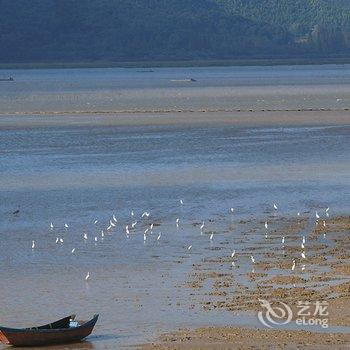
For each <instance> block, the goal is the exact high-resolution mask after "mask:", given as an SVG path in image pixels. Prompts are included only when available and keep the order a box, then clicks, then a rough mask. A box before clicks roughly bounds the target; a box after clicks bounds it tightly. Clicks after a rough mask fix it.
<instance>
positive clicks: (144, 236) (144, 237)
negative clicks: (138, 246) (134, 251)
mask: <svg viewBox="0 0 350 350" xmlns="http://www.w3.org/2000/svg"><path fill="white" fill-rule="evenodd" d="M146 239H147V236H146V234H145V233H144V234H143V241H144V242H146Z"/></svg>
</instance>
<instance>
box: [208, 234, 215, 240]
mask: <svg viewBox="0 0 350 350" xmlns="http://www.w3.org/2000/svg"><path fill="white" fill-rule="evenodd" d="M213 238H214V233H212V234H211V235H210V237H209V239H210V240H211V241H212V240H213Z"/></svg>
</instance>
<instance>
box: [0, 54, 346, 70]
mask: <svg viewBox="0 0 350 350" xmlns="http://www.w3.org/2000/svg"><path fill="white" fill-rule="evenodd" d="M349 63H350V57H325V58H256V59H231V60H229V59H227V60H226V59H225V60H182V61H180V60H179V61H125V62H112V61H91V62H26V63H0V69H49V68H56V69H58V68H63V69H65V68H171V67H229V66H281V65H322V64H349Z"/></svg>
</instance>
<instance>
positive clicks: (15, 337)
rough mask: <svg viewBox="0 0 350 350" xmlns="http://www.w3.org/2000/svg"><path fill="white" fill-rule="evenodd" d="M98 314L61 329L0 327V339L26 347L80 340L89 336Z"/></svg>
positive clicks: (9, 343)
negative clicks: (80, 322) (73, 325)
mask: <svg viewBox="0 0 350 350" xmlns="http://www.w3.org/2000/svg"><path fill="white" fill-rule="evenodd" d="M97 319H98V316H95V317H94V318H93V319H92V320H91V321H89V322H86V323H85V324H83V325H81V326H78V327H74V328H63V329H38V328H36V329H35V328H33V329H11V328H1V327H0V341H1V342H2V343H4V344H7V345H12V346H19V347H26V346H43V345H52V344H64V343H73V342H77V341H81V340H82V339H84V338H86V337H87V336H89V335H90V334H91V333H92V331H93V329H94V327H95V324H96V322H97Z"/></svg>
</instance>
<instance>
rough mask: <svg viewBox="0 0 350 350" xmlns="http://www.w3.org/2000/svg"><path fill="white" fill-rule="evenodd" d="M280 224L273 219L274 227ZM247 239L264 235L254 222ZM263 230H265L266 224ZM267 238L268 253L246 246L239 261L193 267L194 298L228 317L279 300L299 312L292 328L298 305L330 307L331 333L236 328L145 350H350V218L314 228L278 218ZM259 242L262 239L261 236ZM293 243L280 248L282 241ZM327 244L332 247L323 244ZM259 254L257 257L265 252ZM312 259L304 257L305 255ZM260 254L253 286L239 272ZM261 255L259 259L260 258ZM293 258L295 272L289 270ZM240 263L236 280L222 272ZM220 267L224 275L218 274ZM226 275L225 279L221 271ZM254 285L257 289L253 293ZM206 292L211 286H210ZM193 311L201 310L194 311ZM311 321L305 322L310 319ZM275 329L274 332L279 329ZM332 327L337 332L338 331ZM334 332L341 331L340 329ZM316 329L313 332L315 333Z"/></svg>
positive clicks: (189, 334)
mask: <svg viewBox="0 0 350 350" xmlns="http://www.w3.org/2000/svg"><path fill="white" fill-rule="evenodd" d="M271 219H272V220H274V219H273V218H270V221H271ZM244 224H245V225H248V227H250V228H249V229H248V230H247V231H246V232H247V233H246V236H249V235H256V234H258V232H259V231H258V229H257V228H254V225H253V226H252V225H250V223H249V222H245V223H244ZM261 224H262V223H261ZM275 224H276V225H274V226H273V229H272V230H270V229H269V232H268V234H267V236H266V237H265V240H266V244H267V246H268V249H267V250H266V249H261V245H262V244H263V243H260V244H259V245H257V244H256V243H255V244H253V245H250V246H247V247H246V248H245V250H244V252H240V253H236V254H235V256H234V258H232V257H229V256H227V257H226V258H214V259H213V258H207V257H203V259H202V263H200V264H197V265H195V266H194V267H193V272H192V273H191V274H190V280H189V282H188V285H187V287H189V288H190V289H192V290H193V293H192V295H200V296H201V298H202V302H201V307H202V308H204V309H205V310H208V312H210V311H211V310H216V309H220V310H228V311H230V312H240V313H243V315H244V313H245V312H251V313H255V314H257V312H258V311H259V310H262V307H261V304H260V302H259V300H260V299H264V300H268V301H269V302H270V303H271V304H272V305H278V303H279V302H280V301H283V302H284V303H286V304H288V305H289V306H290V307H291V309H292V310H293V318H292V321H294V320H295V319H296V318H298V302H299V301H308V302H310V304H311V303H313V302H316V301H323V302H324V301H326V302H327V303H328V310H327V311H328V313H329V315H327V321H328V326H329V328H327V329H328V331H327V333H325V332H324V331H323V332H319V330H317V329H314V330H312V327H311V326H308V327H311V328H308V329H306V330H305V329H303V328H299V329H297V330H293V329H281V326H280V327H279V328H280V329H278V326H277V329H273V330H270V329H266V327H264V326H263V325H262V324H261V325H260V329H256V328H255V329H254V328H251V327H249V328H242V327H235V326H234V325H227V327H210V328H199V329H185V330H179V331H178V332H174V333H171V334H165V335H162V336H161V337H160V338H159V341H158V342H157V343H151V344H147V345H144V346H141V348H142V349H202V348H203V349H270V348H276V349H291V348H293V349H294V348H297V349H329V348H334V349H346V348H348V347H349V346H350V332H349V328H346V330H343V331H337V326H340V327H341V326H345V327H349V325H350V236H349V232H350V217H337V218H332V219H326V218H324V219H322V220H316V221H315V223H314V224H313V225H312V226H308V219H306V218H305V217H304V218H297V219H286V218H283V219H282V218H280V219H277V220H276V221H275ZM259 234H260V235H261V233H259ZM282 234H283V235H284V236H285V237H288V242H287V241H286V243H285V244H284V247H283V248H281V245H280V246H279V247H278V245H276V243H275V242H276V240H280V237H281V235H282ZM301 234H303V235H307V237H308V239H307V241H306V243H305V249H302V248H301V247H300V245H299V242H300V240H301V237H302V235H301ZM325 239H327V243H326V242H325V241H324V242H322V240H325ZM261 250H262V252H260V253H259V251H261ZM300 252H305V253H306V258H305V259H304V258H302V257H301V256H300ZM249 254H254V255H255V256H258V258H256V260H258V261H257V262H256V263H255V264H254V265H253V270H252V272H248V273H246V279H247V280H249V281H250V285H245V284H242V279H240V281H238V280H237V278H238V276H236V275H235V273H234V270H235V269H238V268H239V266H238V265H239V264H240V261H242V260H243V258H244V257H245V256H246V255H249ZM258 254H259V255H258ZM293 259H294V260H295V262H296V267H295V268H294V269H291V266H292V265H293V262H292V261H293ZM231 261H235V266H234V267H232V271H231V273H229V272H222V266H223V265H225V264H230V262H231ZM220 267H221V268H220ZM220 271H221V272H220ZM252 285H254V287H253V288H252ZM205 286H207V287H205ZM194 308H195V307H194ZM312 317H313V315H310V316H308V317H306V320H309V319H310V318H312ZM275 327H276V326H275ZM332 327H333V331H332ZM334 327H335V328H334ZM310 329H311V330H310Z"/></svg>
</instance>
